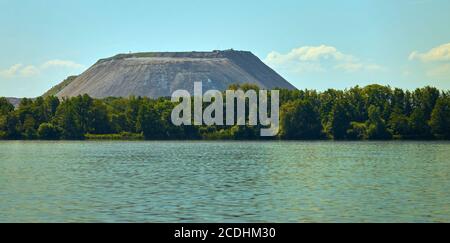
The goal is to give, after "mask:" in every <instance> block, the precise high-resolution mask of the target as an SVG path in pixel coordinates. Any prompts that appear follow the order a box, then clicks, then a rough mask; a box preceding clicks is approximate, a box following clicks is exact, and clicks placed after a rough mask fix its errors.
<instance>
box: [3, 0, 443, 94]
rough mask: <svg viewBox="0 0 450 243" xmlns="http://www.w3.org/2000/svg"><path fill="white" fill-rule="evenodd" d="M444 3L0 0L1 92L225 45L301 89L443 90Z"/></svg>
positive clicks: (33, 89)
mask: <svg viewBox="0 0 450 243" xmlns="http://www.w3.org/2000/svg"><path fill="white" fill-rule="evenodd" d="M449 12H450V1H448V0H395V1H392V0H345V1H342V0H341V1H338V0H316V1H312V0H311V1H299V0H292V1H283V0H279V1H265V0H247V1H244V0H239V1H234V0H228V1H212V0H209V1H206V0H205V1H203V0H190V1H182V0H179V1H175V0H165V1H151V0H142V1H140V0H139V1H138V0H128V1H123V0H114V1H111V0H109V1H107V0H86V1H85V0H77V1H74V0H65V1H58V0H0V33H1V34H0V54H1V55H0V96H14V97H24V96H27V97H34V96H38V95H41V94H42V93H44V92H45V91H46V90H47V89H49V88H50V87H52V86H53V85H55V84H57V83H59V82H60V81H61V80H63V79H64V78H65V77H66V76H68V75H72V74H79V73H81V72H83V71H84V70H85V69H86V68H88V67H89V66H90V65H92V64H93V63H95V62H96V61H97V60H98V59H100V58H104V57H109V56H113V55H115V54H118V53H128V52H130V51H131V52H138V51H192V50H197V51H200V50H215V49H229V48H234V49H237V50H249V51H252V52H253V53H254V54H256V55H257V56H258V57H260V58H261V59H262V60H264V61H265V62H266V63H267V64H269V65H270V66H271V67H273V68H274V69H275V70H276V71H277V72H279V73H280V74H281V75H282V76H284V77H285V78H286V79H287V80H288V81H290V82H291V83H292V84H294V85H295V86H296V87H298V88H300V89H303V88H314V89H319V90H324V89H327V88H340V89H342V88H347V87H351V86H354V85H366V84H370V83H379V84H389V85H391V86H394V87H401V88H407V89H414V88H417V87H422V86H425V85H432V86H436V87H438V88H442V89H450V44H449V43H450V28H449V25H450V14H449Z"/></svg>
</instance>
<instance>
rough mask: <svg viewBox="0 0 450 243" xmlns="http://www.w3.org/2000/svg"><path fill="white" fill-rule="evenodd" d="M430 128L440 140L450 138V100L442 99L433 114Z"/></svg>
mask: <svg viewBox="0 0 450 243" xmlns="http://www.w3.org/2000/svg"><path fill="white" fill-rule="evenodd" d="M430 127H431V131H432V132H433V135H434V136H436V137H438V138H447V139H449V138H450V98H449V97H445V98H440V99H438V100H437V102H436V106H435V107H434V109H433V112H432V113H431V119H430Z"/></svg>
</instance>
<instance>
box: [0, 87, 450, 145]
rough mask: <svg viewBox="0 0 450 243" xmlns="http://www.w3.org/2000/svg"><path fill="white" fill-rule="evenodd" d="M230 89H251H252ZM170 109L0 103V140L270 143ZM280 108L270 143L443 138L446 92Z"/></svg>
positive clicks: (355, 95) (253, 129) (69, 101)
mask: <svg viewBox="0 0 450 243" xmlns="http://www.w3.org/2000/svg"><path fill="white" fill-rule="evenodd" d="M230 88H231V89H243V90H244V91H246V90H249V89H255V90H257V89H258V87H256V86H254V85H251V84H244V85H241V86H239V85H232V86H231V87H230ZM269 100H270V99H269ZM176 105H177V104H175V103H172V102H171V100H170V98H159V99H150V98H145V97H133V96H131V97H129V98H112V97H111V98H105V99H93V98H91V97H89V96H88V95H83V96H78V97H73V98H65V99H62V100H60V99H58V98H57V97H55V96H47V97H38V98H36V99H22V100H21V102H20V104H19V106H18V107H17V108H15V107H14V106H13V105H11V104H10V103H9V102H8V101H7V99H6V98H0V139H9V140H14V139H26V140H28V139H30V140H31V139H45V140H59V139H64V140H82V139H85V138H98V139H141V138H142V139H150V140H157V139H237V140H239V139H242V140H247V139H274V138H262V137H260V136H259V132H260V129H261V127H260V126H249V125H247V126H216V125H213V126H174V125H173V124H172V122H171V113H172V109H173V108H174V107H175V106H176ZM204 105H205V106H207V105H208V104H204ZM280 106H281V107H280V132H279V135H278V137H276V138H275V139H286V140H288V139H290V140H312V139H336V140H363V139H374V140H375V139H383V140H385V139H450V92H449V91H440V90H438V89H436V88H433V87H424V88H420V89H416V90H414V91H408V90H406V91H405V90H402V89H398V88H391V87H389V86H381V85H369V86H366V87H359V86H356V87H353V88H351V89H346V90H335V89H328V90H326V91H323V92H318V91H315V90H285V89H280Z"/></svg>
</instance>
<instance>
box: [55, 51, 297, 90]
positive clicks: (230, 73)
mask: <svg viewBox="0 0 450 243" xmlns="http://www.w3.org/2000/svg"><path fill="white" fill-rule="evenodd" d="M199 81H202V83H203V88H204V90H209V89H217V90H225V89H226V88H227V87H228V86H229V85H230V84H233V83H254V84H257V85H258V86H260V87H261V88H265V89H271V88H275V87H278V88H287V89H295V87H294V86H292V85H291V84H290V83H288V82H287V81H286V80H285V79H284V78H282V77H281V76H280V75H278V74H277V73H276V72H275V71H273V70H272V69H270V68H269V67H268V66H267V65H265V64H264V63H263V62H262V61H261V60H259V59H258V58H257V57H256V56H255V55H253V54H252V53H251V52H244V51H233V50H230V51H213V52H158V53H156V52H153V53H135V54H120V55H117V56H114V57H111V58H107V59H102V60H99V61H98V62H97V63H96V64H95V65H93V66H92V67H91V68H89V69H88V70H87V71H85V72H84V73H82V74H81V75H80V76H78V77H77V78H75V79H74V80H73V81H71V82H70V83H69V84H68V85H67V86H66V87H64V88H63V89H62V90H61V91H60V92H58V94H57V96H59V97H72V96H77V95H80V94H88V95H90V96H92V97H95V98H105V97H128V96H130V95H135V96H147V97H151V98H158V97H164V96H171V94H172V93H173V92H174V91H175V90H178V89H185V90H188V91H190V92H193V84H194V82H199Z"/></svg>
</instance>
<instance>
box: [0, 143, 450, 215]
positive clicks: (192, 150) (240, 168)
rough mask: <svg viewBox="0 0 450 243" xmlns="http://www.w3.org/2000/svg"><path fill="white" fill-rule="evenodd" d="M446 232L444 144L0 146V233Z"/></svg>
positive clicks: (448, 192) (449, 146)
mask: <svg viewBox="0 0 450 243" xmlns="http://www.w3.org/2000/svg"><path fill="white" fill-rule="evenodd" d="M98 221H100V222H311V221H312V222H450V143H448V142H0V222H98Z"/></svg>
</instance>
